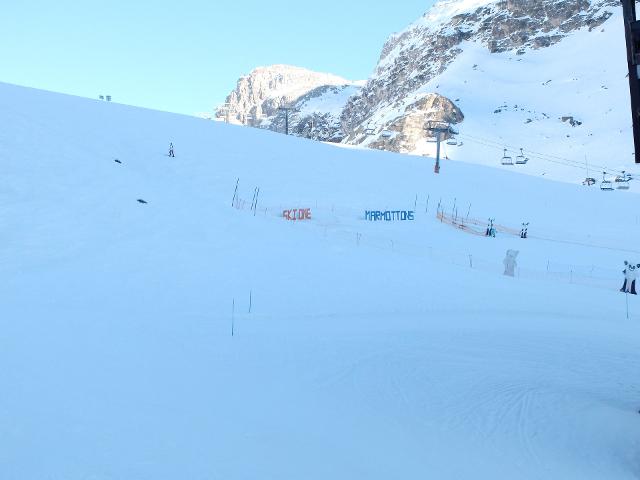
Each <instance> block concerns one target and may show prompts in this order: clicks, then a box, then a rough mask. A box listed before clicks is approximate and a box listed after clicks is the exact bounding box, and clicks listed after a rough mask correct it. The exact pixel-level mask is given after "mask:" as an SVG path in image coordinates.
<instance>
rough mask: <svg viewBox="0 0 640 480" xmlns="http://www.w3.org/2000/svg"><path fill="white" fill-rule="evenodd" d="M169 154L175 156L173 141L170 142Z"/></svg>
mask: <svg viewBox="0 0 640 480" xmlns="http://www.w3.org/2000/svg"><path fill="white" fill-rule="evenodd" d="M169 156H170V157H175V154H174V153H173V143H169Z"/></svg>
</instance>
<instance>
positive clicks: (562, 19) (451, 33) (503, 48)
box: [342, 0, 633, 181]
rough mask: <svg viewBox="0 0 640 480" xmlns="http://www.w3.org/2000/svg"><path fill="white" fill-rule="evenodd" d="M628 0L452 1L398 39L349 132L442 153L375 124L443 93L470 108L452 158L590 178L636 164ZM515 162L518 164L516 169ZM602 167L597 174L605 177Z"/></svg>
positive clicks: (346, 122)
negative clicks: (624, 5) (625, 18)
mask: <svg viewBox="0 0 640 480" xmlns="http://www.w3.org/2000/svg"><path fill="white" fill-rule="evenodd" d="M626 67H627V66H626V50H625V44H624V29H623V22H622V19H621V8H620V5H619V2H617V1H613V0H590V1H589V0H538V1H535V2H532V1H521V0H515V1H501V0H447V1H441V2H439V3H437V4H436V5H435V6H434V7H432V8H431V9H430V10H429V11H428V12H427V13H426V14H425V15H424V16H423V17H422V18H421V19H420V20H418V21H417V22H415V23H414V24H412V25H411V26H409V27H408V28H407V29H406V30H405V31H403V32H401V33H398V34H395V35H393V36H391V37H390V39H389V40H388V42H387V43H386V45H385V46H384V48H383V51H382V54H381V57H380V61H379V63H378V65H377V67H376V69H375V71H374V73H373V75H372V76H371V78H370V79H369V80H368V82H367V84H366V86H365V87H364V88H363V89H362V91H361V92H360V93H358V94H356V95H355V96H353V97H352V98H351V99H350V100H349V102H348V104H347V106H346V107H345V110H344V112H343V115H342V125H343V127H344V128H345V130H346V133H347V134H348V136H347V138H346V139H345V142H347V143H351V144H357V145H365V146H369V145H373V146H375V147H376V148H380V143H381V142H382V143H383V144H384V147H383V148H386V149H390V150H395V151H409V152H410V153H414V154H428V155H433V153H434V148H435V147H434V145H433V144H432V143H429V142H426V141H425V137H426V136H427V135H426V134H425V135H423V137H422V138H421V139H420V138H416V140H415V141H414V142H411V143H410V144H407V142H406V141H405V142H403V143H399V142H396V141H394V138H391V139H390V140H386V141H385V139H384V138H382V139H381V138H380V136H379V135H375V136H373V137H371V136H368V135H366V134H365V129H366V128H367V127H369V128H370V127H371V126H374V127H376V131H377V132H380V131H381V130H383V129H387V128H391V129H392V130H397V131H398V136H401V135H402V128H395V126H396V125H398V124H399V122H398V120H399V119H402V118H404V117H406V116H408V115H411V114H412V112H413V111H414V107H413V106H414V105H415V104H416V102H417V101H418V100H419V99H421V98H423V97H425V96H428V95H432V94H433V93H434V92H437V93H439V94H441V95H443V96H445V97H446V98H449V99H451V100H452V101H453V102H454V103H455V105H456V106H458V107H459V108H460V109H461V111H462V112H463V113H464V117H465V120H464V122H463V123H461V124H460V125H459V126H458V127H459V130H460V136H459V138H458V140H459V143H461V144H462V145H457V146H445V155H446V156H447V157H448V158H451V159H456V160H464V161H468V162H476V163H482V164H487V165H498V166H499V165H500V161H501V157H502V156H503V150H504V149H505V148H506V149H507V156H511V157H515V156H516V155H518V154H519V153H520V150H519V149H520V148H523V149H524V153H525V156H527V157H528V158H529V162H528V164H527V165H518V166H517V167H516V168H517V169H518V170H519V171H524V172H526V173H530V174H537V175H546V176H549V177H552V178H557V179H562V180H568V181H580V180H582V179H584V177H585V176H586V174H587V162H590V163H591V168H590V173H589V175H592V176H598V177H599V172H600V171H602V170H603V169H604V170H611V169H613V170H615V171H618V172H619V171H620V170H624V169H626V170H629V166H630V165H631V164H632V160H633V157H632V152H633V144H632V140H631V139H632V136H631V132H630V123H631V117H630V112H629V100H628V84H627V80H626ZM509 168H514V167H511V166H510V167H509ZM596 173H598V175H596Z"/></svg>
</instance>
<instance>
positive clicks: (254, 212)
mask: <svg viewBox="0 0 640 480" xmlns="http://www.w3.org/2000/svg"><path fill="white" fill-rule="evenodd" d="M259 196H260V187H258V190H257V191H256V203H255V205H254V207H253V216H254V217H255V216H256V211H257V210H258V197H259Z"/></svg>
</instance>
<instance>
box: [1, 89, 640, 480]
mask: <svg viewBox="0 0 640 480" xmlns="http://www.w3.org/2000/svg"><path fill="white" fill-rule="evenodd" d="M0 112H1V114H0V159H1V161H0V178H2V179H3V180H2V182H1V183H0V225H2V230H1V231H2V232H3V233H2V237H1V240H0V271H1V275H0V300H1V301H0V331H1V332H2V334H1V335H0V365H2V368H0V392H1V394H0V478H2V479H3V480H41V479H43V478H64V479H66V480H86V479H93V480H113V479H133V478H135V479H139V480H175V479H177V478H185V479H187V478H188V479H215V478H220V479H227V480H228V479H247V478H278V479H299V478H305V479H327V478H333V479H349V480H351V479H354V478H368V479H385V480H386V479H389V478H439V479H458V478H478V479H485V478H486V479H492V480H497V479H509V480H512V479H515V478H517V479H540V478H549V479H552V478H553V479H555V478H561V479H580V480H586V479H594V480H596V479H597V480H601V479H603V478H606V479H632V478H637V476H638V474H639V473H640V466H639V464H638V461H637V451H638V447H639V446H640V433H639V432H640V416H639V415H638V414H637V413H636V411H637V409H638V406H639V404H640V389H639V388H638V384H639V380H640V378H639V375H638V369H637V365H638V362H639V361H640V353H639V352H640V349H639V348H638V346H639V345H638V344H639V334H640V327H639V326H638V325H639V323H638V322H639V320H640V303H639V302H638V299H637V298H636V297H630V298H629V299H628V301H629V310H630V319H629V320H627V318H626V311H625V296H624V295H622V294H621V293H619V292H618V291H617V289H618V288H619V287H620V284H621V273H620V270H621V269H622V261H623V260H630V261H633V262H634V263H640V252H639V251H638V248H637V246H636V245H635V243H634V242H633V239H635V238H638V234H639V233H640V225H639V224H638V222H639V221H638V215H637V211H636V207H635V202H633V201H630V200H632V199H633V198H635V196H633V195H630V194H628V193H625V192H615V193H614V194H605V193H604V192H600V191H599V190H590V189H584V188H580V187H578V186H574V185H568V184H565V183H556V182H550V181H545V180H544V179H540V178H535V177H530V176H524V175H517V174H514V173H512V172H505V171H500V170H496V169H489V168H485V167H482V166H477V165H470V164H463V163H460V162H447V161H445V162H444V163H443V168H442V173H441V174H440V175H439V176H435V175H433V174H432V173H431V168H432V165H431V164H430V162H427V161H425V159H423V158H419V157H411V156H399V155H395V154H391V153H387V152H376V151H366V150H359V149H343V148H337V147H334V146H328V145H324V144H321V143H316V142H307V141H302V140H300V139H297V138H293V137H285V136H282V135H277V134H274V133H271V132H268V131H263V130H256V129H244V128H239V127H236V126H233V125H227V124H224V123H216V122H208V121H205V120H202V119H196V118H190V117H182V116H178V115H172V114H167V113H160V112H155V111H149V110H143V109H136V108H131V107H126V106H122V105H117V104H112V103H105V102H98V101H91V100H86V99H80V98H74V97H68V96H63V95H57V94H52V93H48V92H41V91H36V90H30V89H24V88H18V87H13V86H9V85H4V84H0ZM170 141H171V142H173V144H174V146H175V153H176V157H175V158H169V157H167V156H166V153H167V147H168V144H169V142H170ZM115 159H118V161H119V162H120V163H118V162H115V161H114V160H115ZM238 178H239V183H238V185H239V186H238V190H237V196H236V200H235V201H234V202H233V203H234V207H232V206H231V203H232V197H233V194H234V189H235V186H236V181H237V179H238ZM480 185H481V186H484V187H485V188H479V186H480ZM497 185H499V186H500V188H495V186H497ZM255 187H259V188H260V192H259V195H258V202H257V208H256V209H255V211H254V212H252V211H251V210H250V208H249V206H250V205H251V203H252V202H251V200H252V198H253V196H254V192H255ZM137 200H144V201H145V202H147V203H139V202H138V201H137ZM294 208H310V209H311V220H308V221H306V222H293V221H286V220H284V219H283V218H282V211H283V210H285V209H287V210H289V209H294ZM405 209H410V210H415V218H416V219H415V221H412V222H411V221H405V222H370V221H366V220H365V210H393V211H395V210H405ZM436 210H438V211H439V212H444V214H445V217H443V218H442V221H441V220H440V219H437V218H436ZM452 215H453V216H454V217H457V218H458V222H460V221H461V220H460V219H461V218H464V219H465V220H464V221H465V222H466V225H467V227H469V226H471V227H472V229H473V228H476V226H475V225H474V224H473V222H472V221H473V219H474V218H477V219H480V220H481V221H482V220H484V219H485V218H488V217H490V216H491V217H495V218H496V223H497V224H499V225H501V226H500V227H499V233H498V236H497V237H496V238H495V239H494V238H486V237H484V236H482V235H473V234H471V233H467V231H469V232H470V231H472V229H469V228H464V229H463V228H460V227H455V228H454V227H451V226H449V225H448V224H447V223H446V221H447V220H448V218H449V216H452ZM523 221H529V222H531V224H530V226H529V234H530V235H529V238H528V239H526V240H523V239H520V238H519V237H518V235H517V232H518V231H519V228H520V222H523ZM504 227H510V228H511V229H514V230H515V233H516V234H515V235H512V234H511V233H510V232H511V230H510V229H508V228H504ZM477 228H478V229H479V230H480V231H482V230H483V228H484V225H482V224H481V225H480V226H477ZM508 248H511V249H514V248H515V249H518V250H520V256H519V257H518V261H519V267H518V269H517V277H516V278H507V277H505V276H503V275H502V270H503V266H502V259H503V258H504V253H505V250H506V249H508ZM232 305H233V307H232ZM232 312H233V314H232ZM232 328H233V337H232V336H231V331H232Z"/></svg>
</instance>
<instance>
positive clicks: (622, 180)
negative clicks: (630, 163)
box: [614, 170, 629, 190]
mask: <svg viewBox="0 0 640 480" xmlns="http://www.w3.org/2000/svg"><path fill="white" fill-rule="evenodd" d="M614 182H615V184H616V188H617V189H618V190H629V175H628V174H627V173H625V171H624V170H623V171H622V175H617V176H616V178H615V180H614Z"/></svg>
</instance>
